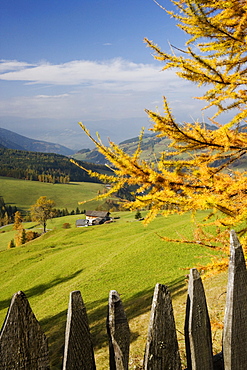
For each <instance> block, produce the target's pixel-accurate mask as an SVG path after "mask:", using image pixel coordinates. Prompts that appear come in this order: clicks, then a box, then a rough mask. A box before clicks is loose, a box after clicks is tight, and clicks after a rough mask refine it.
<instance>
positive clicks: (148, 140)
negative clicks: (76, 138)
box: [72, 134, 170, 164]
mask: <svg viewBox="0 0 247 370" xmlns="http://www.w3.org/2000/svg"><path fill="white" fill-rule="evenodd" d="M138 143H139V137H134V138H131V139H128V140H124V141H122V142H121V143H120V144H119V147H120V148H121V149H122V150H124V151H125V152H126V153H128V154H130V155H132V154H133V153H134V152H135V150H136V149H137V146H138ZM169 144H170V140H169V139H167V138H160V137H157V136H156V134H145V135H143V138H142V142H141V149H142V153H141V159H145V160H153V159H154V157H156V158H157V157H159V153H161V152H162V151H164V150H168V145H169ZM72 157H73V158H75V159H77V160H81V161H86V162H90V163H97V164H106V163H107V161H106V159H105V157H104V156H103V155H102V154H101V153H99V152H98V150H97V149H93V150H89V149H82V150H79V151H78V152H77V153H75V154H73V155H72Z"/></svg>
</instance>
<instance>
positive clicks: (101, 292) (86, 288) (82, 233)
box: [0, 180, 227, 370]
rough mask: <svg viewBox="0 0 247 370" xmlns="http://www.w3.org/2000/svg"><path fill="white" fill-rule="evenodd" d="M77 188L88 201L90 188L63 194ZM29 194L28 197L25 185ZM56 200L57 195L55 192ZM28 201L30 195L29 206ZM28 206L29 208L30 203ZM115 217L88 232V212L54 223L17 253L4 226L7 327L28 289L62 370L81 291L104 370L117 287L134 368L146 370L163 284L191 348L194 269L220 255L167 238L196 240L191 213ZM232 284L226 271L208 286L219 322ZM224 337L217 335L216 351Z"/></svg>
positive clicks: (0, 303) (0, 279) (1, 301)
mask: <svg viewBox="0 0 247 370" xmlns="http://www.w3.org/2000/svg"><path fill="white" fill-rule="evenodd" d="M13 181H15V180H13ZM16 181H17V180H16ZM1 183H2V180H1ZM26 183H27V182H26ZM37 185H42V189H41V190H42V192H43V191H44V190H43V189H45V186H46V185H50V184H37ZM87 185H88V184H87ZM95 185H97V186H100V185H99V184H91V189H92V187H93V186H95ZM15 186H16V185H15ZM61 186H64V185H61ZM50 187H51V188H52V189H55V190H52V191H54V193H53V195H54V197H55V193H56V188H55V187H54V185H50ZM74 187H75V188H76V189H77V192H78V194H76V193H75V194H76V195H75V196H77V199H78V200H80V199H81V195H82V194H83V191H84V190H85V189H84V190H83V185H82V184H78V185H71V186H68V187H67V188H66V190H65V192H64V194H63V195H59V196H61V198H63V199H64V202H65V201H66V199H68V198H69V196H68V194H65V193H66V192H67V189H69V188H73V189H74ZM89 188H90V187H89ZM89 188H88V189H89ZM96 188H97V187H96ZM19 189H20V187H19ZM23 189H24V190H23V192H25V187H23ZM63 189H65V187H63ZM88 189H87V190H86V192H89V190H88ZM1 190H2V188H1ZM36 190H37V193H36V196H37V197H38V196H39V195H46V194H43V193H38V192H40V191H41V190H40V188H37V189H36ZM96 191H97V190H96ZM5 194H6V199H5ZM5 194H3V196H4V199H5V202H6V203H7V202H8V199H11V197H10V195H7V191H6V193H5ZM48 196H49V197H50V198H54V197H52V193H51V195H48ZM25 197H26V195H24V193H23V196H22V202H24V200H23V199H24V198H25ZM66 197H67V198H66ZM70 198H71V195H70ZM89 198H91V196H90V197H89ZM89 198H88V199H89ZM56 201H57V202H58V195H57V199H56ZM12 202H15V203H16V204H18V202H19V201H17V200H16V199H15V198H14V197H13V198H12ZM32 202H33V201H32ZM68 202H69V200H68ZM23 204H24V203H23ZM65 204H66V203H59V202H58V203H57V206H58V207H59V208H63V207H64V206H65ZM24 206H25V207H26V208H28V206H29V205H28V204H26V205H25V204H24ZM72 208H75V207H74V206H73V207H72ZM112 216H114V217H115V218H116V219H115V220H114V222H112V223H109V224H104V225H98V226H92V227H83V228H76V227H75V221H76V220H77V219H78V218H80V217H83V215H73V216H65V217H61V218H57V219H52V220H50V221H49V222H48V225H47V228H48V232H47V233H46V234H45V235H42V236H41V237H39V238H37V239H36V240H34V241H32V242H29V243H26V244H25V245H23V246H21V247H15V248H13V249H7V243H8V240H10V239H11V238H13V235H14V233H15V231H13V230H12V226H11V225H9V226H6V227H4V228H3V229H1V233H0V258H1V262H0V284H1V291H0V325H2V324H3V322H4V318H5V315H6V313H7V309H8V307H9V304H10V300H11V297H12V295H13V294H14V293H15V292H18V291H20V290H21V291H23V292H24V293H25V294H26V296H27V297H28V299H29V302H30V305H31V307H32V309H33V311H34V313H35V315H36V317H37V319H38V320H39V322H40V324H41V326H42V328H43V330H44V331H45V333H46V335H47V337H48V340H49V346H50V362H51V369H54V370H55V369H61V364H62V356H63V343H64V330H65V324H66V313H67V307H68V300H69V294H70V292H71V291H73V290H80V291H81V294H82V297H83V300H84V303H85V305H86V308H87V313H88V317H89V324H90V329H91V333H92V337H93V342H94V347H95V354H96V365H97V369H100V370H103V369H108V368H109V367H108V350H107V336H106V328H105V323H106V315H107V302H108V295H109V291H110V290H112V289H115V290H117V291H118V292H119V294H120V296H121V299H122V301H123V304H124V307H125V309H126V314H127V317H128V320H129V324H130V329H131V349H130V369H140V368H141V362H142V358H143V352H144V347H145V339H146V335H147V328H148V321H149V314H150V306H151V301H152V295H153V289H154V286H155V284H156V283H162V284H166V285H168V287H169V289H170V291H171V293H172V296H173V302H174V303H173V305H174V311H175V318H176V322H177V329H178V336H179V341H180V345H181V349H182V350H183V348H184V341H183V335H182V334H181V333H182V332H183V320H184V312H185V302H186V289H187V274H188V271H189V270H188V269H189V268H191V267H195V266H196V265H197V264H199V263H200V264H201V263H203V264H204V263H207V262H209V261H210V258H211V256H212V254H213V253H214V254H215V253H217V252H213V251H211V250H209V249H207V248H206V247H201V246H199V245H186V244H176V243H166V242H164V241H163V240H162V239H161V238H160V236H162V235H166V236H170V237H177V236H178V233H179V234H180V235H181V234H182V235H184V236H189V235H191V233H192V223H191V219H190V215H189V214H186V215H183V216H178V215H174V216H171V217H168V218H165V217H163V216H158V217H157V218H156V219H155V220H154V221H153V222H152V223H151V224H149V225H148V226H144V225H143V224H142V222H140V221H136V219H135V217H134V216H135V214H134V213H131V212H118V213H113V214H112ZM203 216H204V215H203V214H201V217H203ZM64 223H69V224H70V228H68V229H64V228H63V225H64ZM24 225H25V228H26V229H38V228H39V227H40V226H39V225H37V224H35V223H25V224H24ZM226 279H227V277H226V274H221V275H218V276H216V277H214V278H211V280H210V279H209V280H208V281H206V282H205V287H206V294H207V295H208V299H209V305H210V312H211V315H212V318H214V317H216V316H217V315H218V316H217V319H218V321H219V320H220V319H221V316H222V313H223V309H224V298H225V297H224V291H225V287H226ZM218 297H220V299H219V298H218ZM217 335H218V334H217V333H216V334H215V337H214V339H215V346H217V343H216V336H217ZM215 350H216V351H217V350H218V348H216V349H215Z"/></svg>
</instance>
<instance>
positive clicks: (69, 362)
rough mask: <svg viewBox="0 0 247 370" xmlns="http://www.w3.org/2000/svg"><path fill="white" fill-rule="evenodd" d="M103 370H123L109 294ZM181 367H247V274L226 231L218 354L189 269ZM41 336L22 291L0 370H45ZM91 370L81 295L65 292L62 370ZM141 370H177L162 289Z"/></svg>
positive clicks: (1, 341)
mask: <svg viewBox="0 0 247 370" xmlns="http://www.w3.org/2000/svg"><path fill="white" fill-rule="evenodd" d="M107 333H108V337H109V357H110V360H109V362H110V364H109V368H110V369H114V370H125V369H128V360H129V344H130V330H129V325H128V321H127V318H126V315H125V312H124V308H123V305H122V302H121V299H120V297H119V294H118V293H117V292H116V291H115V290H112V291H110V295H109V308H108V317H107ZM185 343H186V357H187V369H188V370H190V369H192V370H216V369H217V370H221V369H225V370H246V369H247V272H246V263H245V259H244V254H243V250H242V247H241V245H240V243H239V241H238V239H237V236H236V234H235V232H234V231H231V233H230V262H229V277H228V287H227V298H226V309H225V319H224V330H223V337H222V352H221V353H219V354H217V355H215V356H213V353H212V340H211V327H210V321H209V315H208V309H207V303H206V298H205V293H204V288H203V284H202V281H201V278H200V276H199V273H198V271H197V270H196V269H192V270H191V271H190V276H189V286H188V298H187V306H186V317H185ZM48 352H49V351H48V344H47V338H46V337H45V335H44V333H43V332H42V329H41V327H40V325H39V323H38V321H37V320H36V318H35V316H34V314H33V312H32V310H31V308H30V305H29V303H28V300H27V298H26V297H25V294H24V293H23V292H18V293H16V294H15V295H14V296H13V298H12V301H11V304H10V307H9V310H8V313H7V316H6V319H5V322H4V324H3V327H2V330H1V333H0V369H4V370H8V369H15V370H17V369H29V370H35V369H49V353H48ZM72 369H83V370H93V369H96V365H95V360H94V351H93V344H92V341H91V336H90V329H89V325H88V319H87V314H86V308H85V306H84V303H83V300H82V297H81V294H80V292H79V291H74V292H71V294H70V301H69V307H68V314H67V324H66V332H65V345H64V358H63V370H72ZM143 369H145V370H147V369H148V370H161V369H162V370H181V361H180V356H179V349H178V342H177V335H176V328H175V322H174V316H173V308H172V302H171V297H170V293H169V291H168V289H167V287H166V286H165V285H161V284H157V285H156V287H155V290H154V296H153V303H152V309H151V316H150V324H149V329H148V335H147V343H146V348H145V354H144V360H143Z"/></svg>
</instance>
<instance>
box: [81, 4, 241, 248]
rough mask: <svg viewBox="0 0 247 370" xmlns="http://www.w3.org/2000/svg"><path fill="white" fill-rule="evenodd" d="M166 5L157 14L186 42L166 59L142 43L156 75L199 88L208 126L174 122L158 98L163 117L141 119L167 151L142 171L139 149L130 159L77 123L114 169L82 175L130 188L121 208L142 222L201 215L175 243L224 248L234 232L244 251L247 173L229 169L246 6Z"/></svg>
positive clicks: (236, 130) (236, 138) (237, 153)
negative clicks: (157, 68) (142, 214)
mask: <svg viewBox="0 0 247 370" xmlns="http://www.w3.org/2000/svg"><path fill="white" fill-rule="evenodd" d="M154 1H155V0H154ZM171 1H172V3H173V4H174V5H175V10H174V11H167V10H165V9H164V8H163V9H164V10H165V11H166V12H167V13H168V15H170V16H171V17H173V18H174V19H175V20H176V21H177V24H178V27H179V28H180V29H181V30H182V31H184V32H185V33H186V34H187V35H188V41H187V43H186V45H185V47H184V49H183V50H181V49H177V48H176V47H173V46H172V49H173V50H172V52H169V53H167V52H165V51H162V50H161V49H160V48H159V47H158V46H157V45H156V44H154V43H153V42H152V41H150V40H148V39H145V42H146V44H147V46H148V47H150V48H151V49H152V51H153V52H154V58H155V59H157V60H160V61H161V62H162V63H164V67H163V69H164V70H167V69H175V70H176V73H177V75H178V76H179V77H180V78H183V79H185V80H188V81H191V82H192V83H195V84H197V86H198V87H201V86H204V87H206V88H207V89H206V92H205V93H203V91H205V90H199V94H200V93H202V95H201V96H198V97H197V98H198V99H200V100H202V101H205V107H204V109H207V108H213V109H214V114H213V115H212V117H211V118H210V120H209V122H210V124H211V127H209V126H206V125H202V124H201V123H200V122H199V121H198V122H195V123H191V122H183V123H180V122H177V120H176V118H175V117H174V116H173V113H172V111H171V108H170V107H169V104H168V101H167V99H166V98H164V114H159V113H157V112H154V111H151V110H146V113H147V114H148V116H149V117H150V119H151V121H152V123H153V127H152V128H151V130H152V131H153V132H155V133H157V136H159V137H168V138H169V139H170V140H171V144H170V150H171V151H169V152H164V153H161V155H160V158H159V160H158V162H157V163H151V164H150V163H148V162H146V161H143V160H140V153H141V142H140V145H139V146H138V148H137V150H136V152H135V153H134V154H133V155H132V156H130V155H128V154H126V153H125V152H124V151H123V150H122V149H121V148H120V147H119V146H118V145H116V144H115V143H113V142H111V141H109V146H105V145H103V143H102V142H101V141H100V139H99V138H98V140H95V139H94V138H93V137H92V136H91V135H90V133H89V131H88V130H87V129H86V127H85V126H84V125H83V124H82V123H79V124H80V126H81V127H82V129H83V130H84V131H85V133H86V134H87V135H88V136H89V137H90V138H91V139H92V141H93V142H94V143H95V145H96V147H97V149H98V150H99V152H101V153H102V154H104V156H105V157H106V159H107V160H108V161H110V162H111V163H112V164H113V166H114V168H115V170H114V172H115V176H112V177H109V176H105V175H99V174H95V173H92V172H91V173H90V174H91V175H92V176H96V177H98V178H100V179H101V180H103V181H108V182H111V183H112V184H114V186H112V187H111V189H110V190H109V192H108V195H110V194H112V193H114V192H116V191H118V190H119V189H120V188H122V187H124V186H125V185H134V186H137V187H138V189H137V191H136V194H137V195H136V196H135V198H134V200H131V201H128V202H126V206H127V207H128V208H129V209H132V210H138V209H143V207H144V206H145V207H146V208H147V209H149V213H148V216H147V217H146V220H145V222H149V221H150V220H152V219H153V218H154V217H155V216H156V215H157V213H158V212H161V213H163V214H164V215H168V214H172V213H181V214H182V213H184V212H188V211H190V212H191V213H192V214H193V215H194V214H196V213H197V211H200V210H203V211H205V210H206V211H207V212H208V217H207V223H203V224H202V225H198V227H197V229H196V231H195V235H194V238H193V239H192V240H183V241H186V242H199V243H200V244H204V245H208V246H211V247H215V246H217V245H219V244H218V243H222V245H225V246H228V244H229V242H228V240H229V237H228V230H229V229H230V228H235V229H236V231H237V232H238V234H239V237H240V238H241V241H242V244H243V245H245V246H246V244H247V238H246V232H247V225H246V221H247V190H246V189H247V176H246V174H247V172H246V171H237V170H234V169H233V167H232V165H233V164H234V162H236V161H237V160H239V159H240V158H242V157H243V156H245V155H246V153H247V132H246V119H247V107H246V102H247V93H246V83H247V54H246V52H247V2H246V1H244V0H227V1H226V0H218V1H214V0H177V1H175V0H174V1H173V0H171ZM155 2H156V1H155ZM224 112H227V113H228V115H227V117H229V116H231V117H230V119H229V120H228V121H227V122H225V123H223V124H222V123H221V124H220V123H219V122H218V120H219V119H218V117H219V116H220V115H221V114H222V113H224ZM191 113H192V114H193V112H191ZM222 117H223V119H225V118H224V117H226V116H224V115H223V116H222ZM212 125H213V126H214V128H212ZM140 139H141V138H140ZM184 154H186V156H184V157H183V156H182V157H181V155H184ZM181 158H184V159H181ZM103 196H104V195H100V196H99V198H101V197H103ZM205 224H209V225H211V226H212V228H213V227H214V232H212V233H210V235H208V233H206V231H205V228H203V225H205ZM164 239H166V238H165V237H164ZM226 240H227V241H226ZM179 241H180V239H179Z"/></svg>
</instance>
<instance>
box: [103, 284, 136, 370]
mask: <svg viewBox="0 0 247 370" xmlns="http://www.w3.org/2000/svg"><path fill="white" fill-rule="evenodd" d="M106 325H107V333H108V337H109V355H110V369H111V370H127V369H128V362H129V345H130V330H129V324H128V321H127V318H126V315H125V312H124V308H123V305H122V301H121V299H120V296H119V294H118V292H117V291H116V290H111V291H110V294H109V305H108V317H107V324H106Z"/></svg>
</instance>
